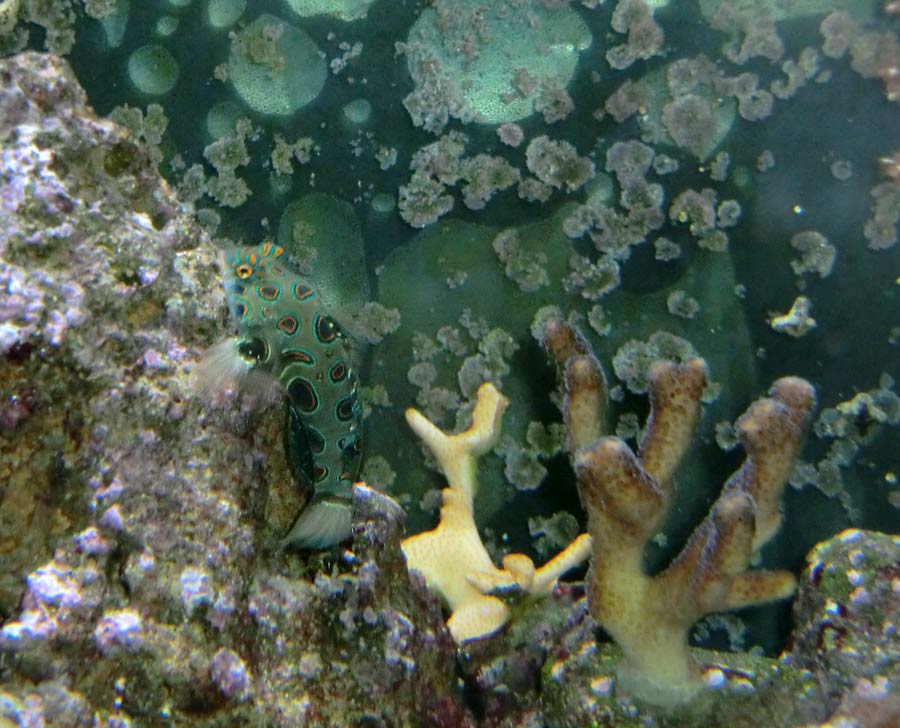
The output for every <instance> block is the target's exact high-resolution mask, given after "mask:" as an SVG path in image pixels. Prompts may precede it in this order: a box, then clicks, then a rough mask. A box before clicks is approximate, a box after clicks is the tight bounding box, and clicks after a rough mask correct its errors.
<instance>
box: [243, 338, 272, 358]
mask: <svg viewBox="0 0 900 728" xmlns="http://www.w3.org/2000/svg"><path fill="white" fill-rule="evenodd" d="M238 354H240V355H241V358H242V359H244V360H245V361H248V362H261V361H263V360H264V359H265V358H266V356H267V355H268V350H267V347H266V342H265V341H263V340H262V339H246V340H245V341H242V342H241V343H240V344H238Z"/></svg>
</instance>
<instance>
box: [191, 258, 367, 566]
mask: <svg viewBox="0 0 900 728" xmlns="http://www.w3.org/2000/svg"><path fill="white" fill-rule="evenodd" d="M283 252H284V251H283V249H282V248H281V247H279V246H277V245H274V244H273V243H264V244H262V245H260V246H256V247H244V248H236V249H233V250H231V251H229V252H228V253H227V254H226V268H227V272H226V285H225V290H226V293H227V296H228V302H229V307H230V309H231V313H232V315H233V317H234V320H235V321H236V323H237V329H238V335H237V336H236V337H231V338H229V339H226V340H225V341H222V342H220V343H218V344H216V345H215V346H213V347H212V348H211V349H210V350H209V352H207V355H206V356H205V357H204V363H203V369H204V371H203V373H202V374H201V376H202V377H204V378H207V379H209V378H211V377H212V378H216V379H219V380H221V379H222V378H223V377H224V378H225V379H229V378H230V379H232V380H236V379H239V378H241V377H243V376H245V375H248V374H251V373H262V374H266V375H269V376H271V377H273V378H275V379H276V380H277V381H278V382H279V384H280V385H281V387H282V388H283V389H284V391H285V393H286V401H287V402H286V409H287V416H286V424H285V451H286V454H287V460H288V464H289V465H290V467H291V470H292V472H293V474H294V476H295V478H297V479H298V480H299V481H300V482H301V483H302V484H303V485H304V486H305V487H307V488H308V489H309V490H310V491H311V498H310V500H309V502H308V504H307V506H306V508H305V509H304V510H303V511H301V513H300V515H299V516H298V517H297V520H296V521H295V522H294V525H293V526H292V527H291V529H290V531H289V533H288V535H287V536H285V538H284V540H283V542H282V545H283V546H294V547H297V548H304V549H324V548H328V547H330V546H333V545H334V544H336V543H338V542H340V541H343V540H344V539H345V538H347V537H348V536H349V535H350V528H351V520H352V509H351V491H352V486H353V481H354V479H355V477H356V475H357V473H358V472H359V466H360V460H361V447H360V445H361V443H360V437H361V428H362V406H361V404H360V398H359V382H358V380H357V377H356V374H355V372H354V370H353V368H352V366H351V362H350V359H349V354H350V351H349V345H350V341H349V339H348V337H347V336H346V335H345V334H344V333H343V332H342V331H341V328H340V326H339V325H338V324H337V322H336V321H335V320H334V319H333V318H331V317H330V316H329V315H328V314H327V313H326V312H324V311H322V310H321V309H320V305H321V301H320V300H319V298H318V296H317V295H316V291H315V290H314V289H313V287H312V286H310V285H309V283H308V282H306V281H305V280H304V279H303V278H302V277H300V276H299V275H298V274H296V273H294V272H293V271H292V270H291V269H290V268H289V266H288V264H287V263H286V262H285V260H284V257H283Z"/></svg>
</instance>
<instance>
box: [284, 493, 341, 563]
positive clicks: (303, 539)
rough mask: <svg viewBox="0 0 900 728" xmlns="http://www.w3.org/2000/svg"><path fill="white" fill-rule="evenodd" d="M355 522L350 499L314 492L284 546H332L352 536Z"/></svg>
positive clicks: (286, 538)
mask: <svg viewBox="0 0 900 728" xmlns="http://www.w3.org/2000/svg"><path fill="white" fill-rule="evenodd" d="M352 522H353V508H352V506H351V500H350V499H349V498H344V497H341V496H336V495H332V494H330V493H329V494H324V493H323V494H319V495H314V496H313V498H312V500H311V501H310V502H309V505H308V506H307V507H306V508H305V509H304V510H303V512H301V513H300V515H299V516H298V517H297V520H296V521H294V525H293V526H292V527H291V530H290V532H289V533H288V535H287V536H285V537H284V539H283V540H282V542H281V548H286V547H288V546H291V547H293V548H298V549H327V548H330V547H331V546H334V545H335V544H336V543H340V542H341V541H343V540H344V539H346V538H347V537H349V536H350V531H351V526H352Z"/></svg>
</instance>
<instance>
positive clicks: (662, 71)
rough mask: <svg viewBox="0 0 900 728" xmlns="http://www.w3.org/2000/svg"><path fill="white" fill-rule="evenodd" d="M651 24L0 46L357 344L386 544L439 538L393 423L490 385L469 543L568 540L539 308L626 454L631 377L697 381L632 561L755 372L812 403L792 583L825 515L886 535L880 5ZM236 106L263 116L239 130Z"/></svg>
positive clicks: (890, 459)
mask: <svg viewBox="0 0 900 728" xmlns="http://www.w3.org/2000/svg"><path fill="white" fill-rule="evenodd" d="M306 5H309V6H314V7H312V9H311V10H306V9H304V6H306ZM650 5H651V8H652V14H648V10H647V8H646V7H645V6H643V4H642V3H632V2H619V3H615V2H605V3H604V2H599V3H598V2H589V1H587V0H585V1H584V2H581V3H577V2H571V3H569V2H558V1H552V0H544V1H543V2H541V1H539V0H522V1H515V2H513V1H509V2H498V3H479V2H475V1H474V0H460V2H449V1H448V2H440V1H437V2H434V3H413V2H402V1H400V2H393V1H391V2H387V1H385V0H380V1H376V2H373V3H371V4H369V3H365V2H356V3H354V2H349V1H348V2H344V3H326V2H319V3H314V2H308V3H305V2H302V0H294V1H292V2H288V1H283V2H282V1H276V0H271V1H266V0H260V1H258V2H253V1H252V0H251V1H250V2H242V1H241V0H232V1H231V2H217V1H215V0H209V1H208V2H206V1H203V0H179V1H178V2H175V1H174V0H170V1H169V2H162V1H147V2H136V1H135V2H130V3H129V2H128V1H127V0H119V2H117V3H99V2H98V3H89V2H88V3H86V7H82V6H81V5H76V6H75V7H74V9H72V8H69V6H68V3H64V2H56V3H54V2H46V3H29V2H27V0H26V2H24V3H23V4H22V9H21V13H22V14H23V17H22V20H23V22H21V23H20V24H19V25H18V27H17V28H16V29H15V30H14V31H9V32H7V34H6V36H5V37H4V40H3V42H4V43H5V44H6V47H5V50H6V51H7V52H11V51H13V50H16V49H19V48H22V47H25V46H26V45H27V47H31V48H43V47H45V46H46V47H49V49H50V50H57V51H62V52H64V53H65V55H66V56H67V57H68V59H69V60H70V61H71V63H72V65H73V67H74V69H75V72H76V74H77V76H78V79H79V80H80V82H81V83H82V85H83V86H84V88H85V89H86V91H87V93H88V97H89V100H90V103H91V104H92V105H93V106H94V108H95V109H96V110H97V112H98V113H100V114H102V115H109V116H110V117H111V118H113V119H114V120H116V121H118V122H119V123H122V124H124V125H126V126H128V127H129V128H130V129H131V130H132V132H133V133H134V135H135V136H137V137H140V138H141V139H143V140H144V141H145V142H147V143H148V144H149V145H150V146H151V148H152V149H153V150H154V151H153V153H154V154H155V155H156V159H157V161H158V164H159V169H160V170H161V172H162V174H163V175H164V177H165V178H166V179H167V180H168V182H169V183H170V184H171V185H172V186H173V187H174V188H175V189H176V190H177V191H178V192H179V194H180V196H181V198H182V199H183V200H184V201H185V202H186V203H188V204H192V205H193V206H194V208H195V210H196V214H197V219H198V220H199V221H200V222H201V224H202V225H203V226H204V227H205V228H206V229H207V230H208V231H209V232H210V233H211V234H212V235H213V236H214V238H215V240H216V241H217V244H218V245H220V246H221V247H222V248H227V247H229V246H232V245H235V244H255V243H258V242H261V241H263V240H267V239H273V238H274V239H277V241H278V242H279V243H280V244H282V245H283V246H284V247H285V248H286V249H287V250H288V252H289V253H290V254H291V255H292V256H294V258H295V260H296V261H297V265H299V266H300V268H301V269H302V270H304V272H307V273H308V274H309V276H310V277H311V279H312V280H313V281H315V282H316V284H317V285H319V286H321V288H322V289H323V290H324V291H326V292H327V295H328V296H329V300H330V301H332V302H333V305H334V308H335V310H336V315H337V317H338V319H339V320H341V321H342V322H345V326H346V328H347V329H348V330H349V331H350V332H351V333H352V334H353V335H354V337H355V338H356V340H357V341H358V342H359V344H360V357H361V372H362V374H361V377H362V380H363V384H364V385H365V387H366V392H367V408H368V409H369V415H368V418H367V426H366V445H365V448H366V455H367V462H366V464H365V465H364V469H363V476H364V478H365V479H366V480H367V482H369V483H370V484H372V485H374V486H376V487H379V488H383V489H384V490H385V491H387V492H388V493H390V494H391V495H392V496H394V497H395V498H397V499H398V500H399V501H400V503H401V504H402V505H403V506H404V507H405V508H406V509H407V512H408V515H407V522H406V526H407V529H408V531H409V532H410V533H414V532H417V531H421V530H424V529H426V528H430V527H431V526H432V525H433V524H434V523H435V521H436V514H437V507H438V505H439V497H438V491H439V490H440V488H441V487H443V483H442V480H441V478H440V477H439V476H438V474H436V473H435V472H434V471H433V470H432V469H431V468H430V467H429V466H428V465H427V463H426V461H425V459H424V457H423V454H422V451H421V449H420V446H419V444H418V443H417V442H416V440H415V439H414V438H413V436H412V435H411V434H410V433H408V432H407V430H406V427H405V424H404V423H403V419H402V413H403V410H404V409H405V408H406V407H407V406H417V407H420V408H422V409H423V410H424V411H425V412H426V413H428V414H429V415H430V416H432V417H433V418H434V419H435V421H436V422H437V423H438V424H440V425H442V426H444V427H453V426H462V425H463V424H464V423H465V421H466V416H467V414H468V412H469V411H470V408H471V407H470V405H471V401H472V395H473V393H474V389H475V387H476V386H477V384H478V383H480V382H481V381H483V380H485V379H490V380H492V381H495V382H497V383H498V385H499V386H500V387H501V389H502V390H503V391H504V392H505V394H506V395H507V396H508V397H509V398H510V400H511V401H512V405H511V407H510V411H509V413H508V415H507V418H506V421H505V425H504V433H505V435H506V439H504V440H503V442H502V443H501V446H500V448H498V453H496V454H494V455H492V456H490V457H489V458H486V459H485V462H484V466H483V468H482V472H481V474H480V479H481V491H480V493H479V498H478V500H477V502H476V513H477V517H478V521H479V525H480V526H481V527H482V529H483V531H484V533H485V534H486V539H485V540H486V541H487V542H488V544H489V549H491V550H492V551H493V552H495V553H496V554H501V553H506V552H508V551H521V552H524V553H528V554H530V555H531V556H533V557H534V558H535V559H536V561H539V562H540V561H543V560H545V559H547V558H548V557H549V556H551V555H552V554H553V553H555V552H556V551H558V550H559V549H560V548H561V547H562V546H564V545H565V544H566V543H568V542H569V541H570V540H571V538H572V537H573V536H574V535H576V534H577V533H578V532H580V530H583V527H584V523H583V513H582V511H581V509H580V506H579V503H578V496H577V493H576V491H575V482H574V477H573V475H572V474H571V471H570V469H569V466H568V461H567V458H566V457H565V455H564V454H562V452H561V444H562V443H561V441H560V432H559V430H558V428H557V429H555V430H554V428H553V425H554V424H555V423H558V422H559V421H560V418H559V413H558V410H557V408H556V406H555V405H554V403H553V401H552V396H551V395H552V392H553V390H554V388H555V373H554V371H553V369H552V368H551V366H550V364H549V363H548V362H547V361H546V358H545V356H544V354H543V352H542V351H541V349H540V347H539V346H538V344H537V342H536V341H535V340H534V338H533V337H532V336H531V333H530V326H531V323H532V321H533V319H534V317H535V315H536V314H537V313H538V311H539V310H540V309H542V308H543V307H546V306H556V307H558V308H559V310H560V311H561V313H562V314H563V315H564V316H568V317H571V318H573V319H574V320H576V321H578V322H579V323H580V325H581V327H582V329H583V330H584V332H585V333H586V335H588V337H589V338H590V339H591V341H592V343H593V345H594V347H595V350H596V352H597V355H598V358H599V359H600V360H601V364H602V365H603V367H604V369H605V371H606V375H607V377H608V378H609V381H610V385H611V386H612V387H613V393H614V395H615V396H614V399H615V402H614V406H613V407H612V410H611V413H610V428H611V431H613V432H616V433H617V434H620V435H621V436H623V437H626V438H631V440H632V443H634V442H635V441H636V439H639V428H640V426H641V424H642V422H643V418H644V417H645V416H646V412H647V405H646V401H645V399H646V398H645V397H644V396H643V392H644V389H645V386H643V385H642V384H641V381H640V380H641V375H640V371H641V370H642V371H644V372H646V366H647V362H648V360H649V359H650V358H653V356H655V355H657V354H658V353H659V352H660V351H662V353H663V355H670V356H676V357H677V356H683V355H684V354H685V353H686V352H687V351H688V350H689V349H692V350H693V351H696V352H698V353H699V354H700V355H702V356H704V357H705V358H706V359H707V360H708V362H709V363H710V369H711V379H712V381H713V382H714V383H715V384H716V387H715V389H714V390H712V391H710V392H709V393H708V394H709V396H708V400H709V401H708V402H707V408H706V413H705V416H704V419H703V423H702V425H701V428H700V433H699V437H698V438H697V442H696V444H695V446H694V448H693V450H692V451H691V453H690V454H689V456H688V458H687V462H686V464H685V467H684V469H683V472H682V473H681V474H680V477H679V483H680V488H681V490H680V494H681V495H680V498H679V504H678V507H677V509H676V512H675V513H674V514H673V520H672V523H670V524H669V525H668V526H667V527H666V529H665V534H664V537H660V538H659V539H658V543H657V544H656V545H655V546H654V550H653V553H651V554H649V555H648V559H649V562H650V564H651V565H652V568H659V567H660V566H661V565H662V564H664V563H665V562H666V559H667V558H669V557H671V555H672V554H673V553H677V551H678V549H680V547H681V545H682V544H683V542H684V540H685V538H686V537H687V535H688V534H689V533H690V531H691V529H692V528H693V527H694V525H695V524H696V523H697V522H699V520H701V519H702V517H703V515H704V514H705V513H706V511H707V510H708V508H709V505H710V504H711V503H712V501H713V500H714V499H715V497H716V496H717V494H718V492H719V489H720V486H721V484H722V483H723V482H724V480H725V479H726V478H727V476H728V474H729V473H730V472H731V471H733V470H734V469H735V468H736V467H737V466H738V465H739V464H740V462H741V460H742V453H741V451H740V448H739V447H738V448H737V449H735V448H734V447H733V445H734V442H733V434H732V432H731V430H730V429H729V426H728V423H730V422H733V421H734V419H735V418H736V417H737V416H738V415H739V414H740V413H741V412H742V411H743V410H744V408H745V407H746V406H747V405H748V404H749V403H750V402H751V401H752V400H754V399H755V398H756V397H758V396H761V395H762V394H763V393H764V392H765V390H766V388H767V387H768V385H769V383H770V382H772V381H773V380H774V379H776V378H777V377H779V376H784V375H788V374H795V375H798V376H802V377H805V378H807V379H809V380H810V381H811V382H812V383H813V384H814V385H815V387H816V390H817V393H818V398H819V403H820V404H819V414H818V419H817V420H816V424H815V425H814V427H813V432H812V433H811V434H810V438H809V442H808V445H807V447H806V449H805V450H804V452H803V455H802V460H803V462H802V463H801V465H800V466H799V467H798V469H797V472H796V475H795V477H794V478H793V481H792V485H793V486H794V487H792V488H789V489H788V491H787V493H786V497H785V524H786V526H785V527H784V528H783V529H782V531H781V533H780V534H779V535H778V536H777V537H776V539H774V541H773V542H772V543H771V544H770V545H769V546H767V548H766V549H765V551H764V553H763V555H762V563H763V564H764V565H768V566H773V567H774V566H779V567H784V568H789V569H792V570H798V569H799V568H800V567H801V566H802V564H803V560H804V557H805V555H806V553H807V552H808V550H809V549H810V547H811V546H812V545H813V544H815V543H816V542H817V541H820V540H822V539H823V538H826V537H827V536H830V535H831V534H833V533H835V532H837V531H839V530H841V529H842V528H845V527H847V526H849V525H855V526H860V527H866V528H872V529H879V530H884V531H888V532H896V531H897V530H898V525H900V484H898V471H900V462H898V452H900V450H898V442H900V440H898V430H897V424H898V421H900V400H898V398H897V395H896V394H895V385H894V381H895V380H896V378H897V377H898V376H900V365H898V362H900V357H898V346H900V301H898V293H900V257H898V256H900V253H898V251H900V246H897V245H896V235H897V232H896V223H897V220H898V217H900V191H898V189H900V188H898V187H897V180H898V179H900V124H898V118H900V117H898V107H897V102H898V98H900V88H897V86H896V81H894V80H893V79H894V76H895V74H896V73H898V72H900V48H898V44H897V40H896V35H895V34H896V32H897V30H898V29H900V18H898V17H897V16H896V15H893V14H888V13H887V12H886V11H885V8H884V4H883V3H879V2H871V1H870V2H865V1H859V2H850V1H849V0H848V1H846V2H816V1H815V0H806V1H805V2H796V3H792V2H779V1H778V0H770V1H768V2H745V3H742V2H734V3H730V4H728V3H720V2H715V0H702V1H700V2H694V1H692V0H677V1H673V2H670V3H664V2H659V1H657V2H654V3H651V4H650ZM889 5H890V4H889ZM64 8H68V9H67V10H64ZM110 10H111V11H112V12H111V13H110V12H109V11H110ZM834 12H841V13H846V15H841V16H839V17H837V16H829V14H830V13H834ZM264 14H267V15H264ZM97 16H102V17H97ZM826 16H828V17H829V18H830V20H826ZM260 17H263V18H264V21H263V22H260V21H259V20H258V19H259V18H260ZM214 23H215V24H214ZM59 28H63V30H62V31H61V32H60V31H59ZM295 29H296V30H299V31H302V32H301V34H300V35H297V36H295V35H293V33H294V30H295ZM510 36H512V37H510ZM304 43H307V44H308V43H314V44H315V48H313V49H312V50H311V49H310V47H309V46H308V45H306V46H304ZM842 44H844V45H846V46H847V48H849V50H845V49H844V48H842V47H841V46H842ZM854 44H855V45H854ZM148 46H149V47H150V48H151V50H150V51H146V50H142V49H146V48H147V47H148ZM679 61H687V62H688V65H689V66H690V67H685V68H682V69H681V72H682V73H683V74H684V75H683V76H677V77H676V72H675V71H673V70H672V69H673V64H675V63H677V62H679ZM248 67H249V68H248ZM254 73H255V74H256V76H255V77H254V78H256V79H257V85H258V88H256V89H255V91H254V89H252V88H251V90H250V91H245V95H242V94H241V93H240V92H239V91H238V90H237V89H236V87H235V79H236V78H240V77H241V75H242V74H245V75H246V74H251V76H252V74H254ZM742 74H749V75H743V76H742ZM269 84H271V86H269ZM251 86H252V84H251ZM319 86H320V88H319V89H318V91H316V89H317V87H319ZM285 89H287V90H285ZM636 89H637V90H636ZM254 92H255V93H257V94H259V96H260V98H258V99H256V101H255V102H254V103H256V104H263V103H264V102H265V100H266V99H268V100H269V101H272V102H273V103H275V104H276V106H275V107H264V106H263V107H259V106H258V108H278V107H277V104H278V103H282V101H283V103H285V104H287V106H285V107H284V108H285V109H290V110H289V111H287V112H285V113H261V112H260V111H259V110H258V108H254V106H253V104H252V103H250V102H248V101H247V98H246V93H251V94H252V93H254ZM282 93H284V96H285V98H284V100H282V99H281V97H280V96H279V94H282ZM307 96H309V97H311V98H309V100H308V101H304V102H303V103H300V101H298V100H299V99H305V97H307ZM685 96H690V97H691V98H690V100H689V101H685V98H684V97H685ZM275 97H278V98H275ZM273 98H274V101H273ZM498 98H500V99H501V101H500V102H499V103H498V101H497V99H498ZM294 104H296V108H293V107H292V105H294ZM460 135H464V137H463V136H460ZM520 139H521V140H520ZM637 142H640V145H638V144H637ZM636 170H637V171H636ZM691 190H693V191H694V192H695V193H699V194H696V195H695V196H693V197H692V196H690V195H688V196H686V197H680V196H682V195H684V193H686V192H687V191H691ZM704 195H705V196H704ZM679 200H680V203H679ZM735 203H736V204H735ZM498 241H499V242H498ZM800 297H805V299H806V300H807V301H808V302H810V303H811V310H809V311H808V312H806V314H805V315H804V312H803V306H802V304H801V305H800V306H799V308H798V304H797V301H798V298H800ZM371 302H374V303H375V304H377V305H372V303H371ZM367 304H368V305H367ZM792 306H793V307H794V309H792ZM792 310H793V311H794V312H795V314H796V315H794V316H793V317H791V316H790V315H789V314H790V311H792ZM810 318H812V319H814V324H815V325H814V326H812V322H811V320H810ZM658 331H662V332H667V333H669V334H672V335H674V336H676V337H679V339H678V340H677V341H672V340H669V339H666V340H665V342H663V343H660V341H659V339H655V340H654V339H651V336H652V335H653V334H654V333H655V332H658ZM227 333H229V329H228V325H227V324H224V322H223V331H222V334H223V335H225V334H227ZM630 342H631V343H630ZM634 342H638V343H634ZM648 342H649V343H648ZM654 347H656V348H654ZM271 416H272V417H273V418H276V417H278V416H280V415H279V412H278V411H277V408H276V409H273V410H272V413H271ZM535 422H537V423H541V424H542V425H543V427H540V426H537V425H535V426H533V427H531V428H530V429H529V424H530V423H535ZM272 446H273V447H280V442H273V445H272ZM788 610H789V605H787V604H784V605H776V606H772V607H766V608H763V609H756V610H752V611H751V612H747V613H745V614H741V615H740V616H741V618H742V619H744V621H745V622H746V623H747V624H748V625H750V631H749V632H747V633H746V634H744V635H740V634H738V632H739V630H737V631H735V630H734V629H732V628H733V626H734V622H732V621H729V620H721V619H719V620H718V621H716V620H713V621H711V622H710V626H711V627H712V628H713V630H712V631H713V632H714V634H713V635H712V636H711V637H709V638H707V639H706V640H705V642H704V643H705V644H713V645H717V646H721V645H723V644H728V643H729V639H731V640H732V643H733V644H739V645H742V646H743V647H745V648H748V647H750V646H753V645H761V646H762V647H763V648H764V649H765V650H766V651H767V652H769V653H774V652H777V650H778V649H779V648H780V646H781V642H782V640H783V636H784V634H785V632H786V631H787V629H788V626H789V625H788V620H787V615H788ZM719 627H721V629H720V630H719V631H716V628H719ZM729 635H730V636H729Z"/></svg>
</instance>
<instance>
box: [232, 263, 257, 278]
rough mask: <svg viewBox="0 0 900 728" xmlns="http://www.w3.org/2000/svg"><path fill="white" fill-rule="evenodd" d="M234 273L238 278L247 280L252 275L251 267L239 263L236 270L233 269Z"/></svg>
mask: <svg viewBox="0 0 900 728" xmlns="http://www.w3.org/2000/svg"><path fill="white" fill-rule="evenodd" d="M234 272H235V273H236V274H237V277H238V278H249V277H250V276H252V275H253V266H252V265H247V264H246V263H241V264H240V265H239V266H238V267H237V268H235V269H234Z"/></svg>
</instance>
